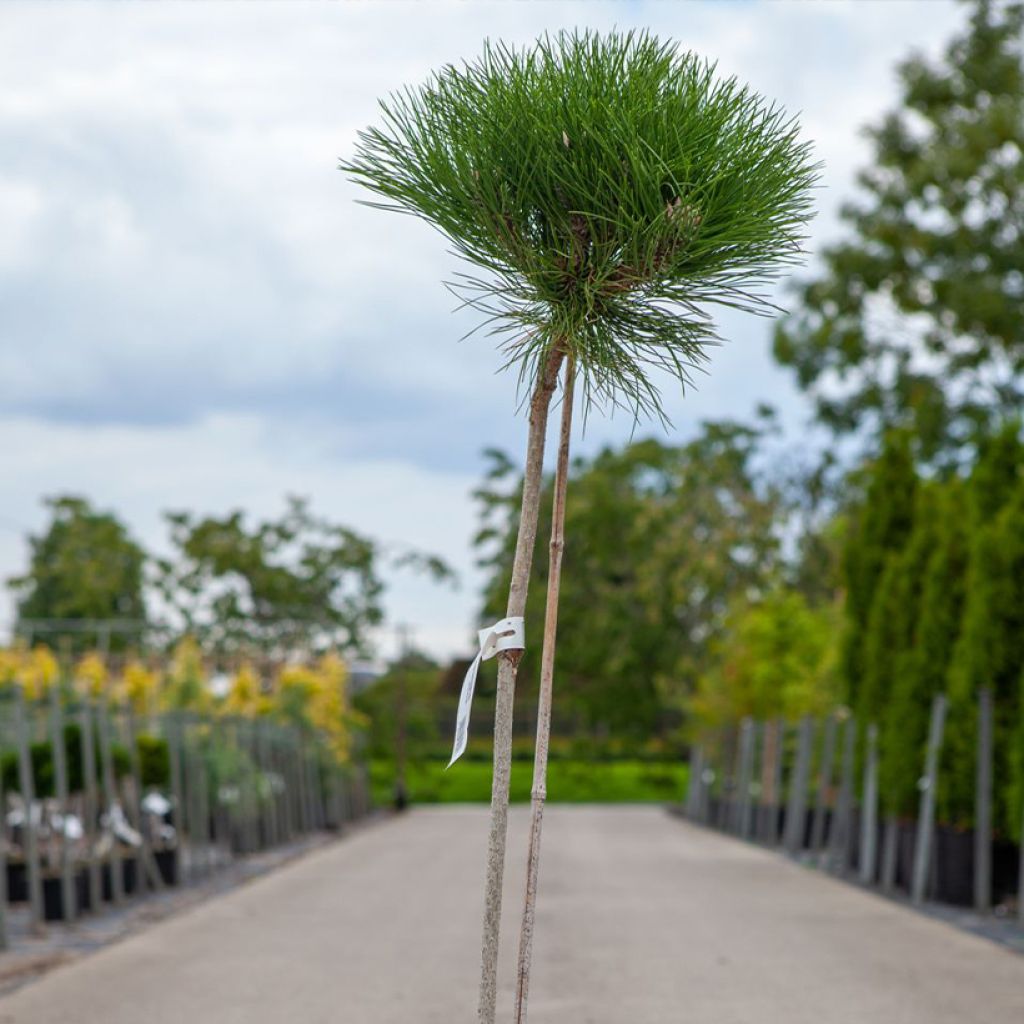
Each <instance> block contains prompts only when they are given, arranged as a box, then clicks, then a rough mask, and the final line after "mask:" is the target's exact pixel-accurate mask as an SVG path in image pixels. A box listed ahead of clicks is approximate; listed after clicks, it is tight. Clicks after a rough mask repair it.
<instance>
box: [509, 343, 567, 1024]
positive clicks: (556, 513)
mask: <svg viewBox="0 0 1024 1024" xmlns="http://www.w3.org/2000/svg"><path fill="white" fill-rule="evenodd" d="M574 376H575V366H574V363H573V358H572V356H571V355H570V356H569V357H568V359H567V360H566V363H565V384H564V387H563V393H562V429H561V434H560V436H559V441H558V461H557V464H556V466H555V496H554V506H553V510H552V514H551V562H550V567H549V570H548V592H547V603H546V606H545V609H544V647H543V650H542V652H541V667H540V697H539V706H538V710H537V747H536V751H535V754H534V760H533V793H532V800H531V805H532V806H531V815H530V852H529V856H528V859H527V862H526V899H525V901H524V904H523V923H522V929H521V931H520V933H519V970H518V976H517V982H516V1016H515V1021H516V1024H526V999H527V996H528V994H529V989H530V964H531V961H532V958H533V921H534V913H535V909H536V905H537V876H538V872H539V870H540V835H541V828H542V827H543V824H544V801H545V800H546V799H547V779H548V746H549V743H550V740H551V698H552V693H553V690H554V679H555V641H556V639H557V634H558V592H559V589H560V586H561V580H562V552H563V550H564V549H565V495H566V488H567V486H568V482H569V442H570V438H571V435H572V392H573V378H574Z"/></svg>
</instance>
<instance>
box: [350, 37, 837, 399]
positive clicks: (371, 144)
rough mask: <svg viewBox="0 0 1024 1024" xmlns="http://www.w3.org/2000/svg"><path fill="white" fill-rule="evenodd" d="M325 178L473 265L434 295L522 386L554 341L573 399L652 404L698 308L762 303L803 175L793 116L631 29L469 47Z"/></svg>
mask: <svg viewBox="0 0 1024 1024" xmlns="http://www.w3.org/2000/svg"><path fill="white" fill-rule="evenodd" d="M381 114H382V121H381V124H380V126H379V127H374V128H370V129H367V130H366V131H364V132H361V133H360V135H359V144H358V147H357V152H356V155H355V157H354V159H353V160H352V161H351V162H350V163H343V164H342V170H344V171H345V172H347V173H348V174H349V175H350V176H351V177H352V178H353V179H354V180H355V181H357V182H360V183H361V184H363V185H365V186H366V187H367V188H368V189H369V190H370V191H372V192H374V193H375V194H376V195H377V196H379V197H380V201H378V202H373V203H370V204H369V205H374V206H379V207H380V208H382V209H387V210H397V211H399V212H402V213H408V214H412V215H414V216H417V217H422V218H423V219H424V220H426V221H428V222H429V223H431V224H433V225H434V226H435V227H437V228H438V229H439V230H440V231H441V232H442V233H443V234H444V235H446V236H447V238H448V239H449V240H450V241H451V242H452V244H453V245H454V248H455V251H456V252H457V253H458V254H459V255H460V256H462V257H463V258H465V259H466V260H467V261H468V262H469V263H471V264H473V265H474V266H475V267H477V268H479V270H480V271H482V273H474V274H472V275H465V276H463V275H460V276H459V278H458V280H457V281H455V282H453V283H452V284H451V285H450V287H452V288H453V290H454V291H455V292H456V293H457V294H458V295H459V296H460V297H461V298H462V299H463V300H464V301H465V302H466V303H468V304H470V305H472V306H473V307H475V308H476V309H479V310H480V311H482V312H483V313H484V314H485V321H484V325H485V326H487V327H488V328H489V329H490V330H491V331H493V332H495V333H498V334H499V335H501V336H502V337H503V339H504V342H503V347H504V352H505V355H506V357H507V363H506V365H507V366H509V367H512V368H515V369H516V370H517V371H518V374H519V379H520V383H521V384H527V385H529V384H531V383H532V382H533V380H534V379H535V377H536V373H537V368H538V366H539V364H540V363H541V361H542V360H543V359H544V358H545V356H546V355H547V353H548V351H549V350H550V348H551V347H552V346H554V345H561V346H563V347H564V348H566V349H567V350H571V351H572V353H573V354H574V356H575V359H576V365H577V366H578V367H579V370H580V372H581V375H582V378H583V383H584V393H585V395H586V397H587V398H588V400H597V401H599V402H602V403H603V402H610V403H611V404H614V405H626V406H627V407H629V408H630V409H631V410H632V412H633V413H634V415H636V416H637V417H639V416H640V415H642V414H653V415H657V416H661V415H662V405H661V398H660V395H659V393H658V391H657V389H656V388H655V386H654V385H653V383H652V382H651V380H650V371H651V369H652V368H653V367H657V368H661V369H664V370H667V371H669V372H670V373H671V374H672V375H673V376H675V377H676V378H678V379H679V380H680V381H681V382H682V383H683V384H686V383H687V382H688V381H689V379H690V373H691V372H692V371H693V370H694V369H695V368H697V367H699V366H701V364H702V363H703V362H704V361H705V360H706V358H707V356H706V349H707V347H708V346H709V345H712V344H714V343H715V342H716V340H717V338H716V334H715V330H714V325H713V323H712V321H711V318H710V316H709V314H708V313H707V312H706V310H705V307H706V306H707V305H708V304H713V303H717V304H719V305H725V306H731V307H734V308H739V309H743V310H748V311H751V312H755V313H765V312H768V311H770V310H771V309H772V308H773V307H771V305H770V303H769V302H768V301H767V299H766V298H765V297H764V295H763V294H762V291H761V290H762V289H763V288H764V286H765V285H766V284H767V283H769V282H770V281H772V280H773V279H774V278H775V277H776V276H778V274H779V273H780V272H781V271H782V270H783V269H784V268H785V267H787V266H789V265H792V264H793V263H795V262H798V261H799V259H800V258H801V255H802V245H803V241H804V238H805V230H806V225H807V222H808V221H809V219H810V217H811V201H810V197H811V190H812V187H813V185H814V183H815V181H816V179H817V175H818V166H817V165H816V164H814V163H813V162H812V159H811V154H810V147H809V145H808V144H807V143H805V142H801V141H800V140H799V137H798V128H797V124H796V122H795V121H794V120H792V119H791V118H789V117H787V116H786V115H785V114H784V113H783V112H782V111H781V110H779V109H778V108H777V107H775V106H773V105H771V104H769V103H767V102H766V101H765V100H764V99H763V98H762V97H760V96H759V95H757V94H756V93H754V92H751V91H750V90H749V89H747V88H745V87H742V86H740V85H739V84H738V83H737V82H736V80H735V79H732V78H730V79H724V80H722V79H717V78H716V77H715V68H714V66H713V65H712V64H709V63H707V62H706V61H704V60H702V59H700V58H698V57H697V56H695V55H694V54H692V53H686V52H680V51H679V50H678V49H677V47H676V46H675V45H674V44H672V43H662V42H659V41H658V40H657V39H656V38H654V37H653V36H650V35H648V34H647V33H643V32H636V33H634V32H630V33H627V34H619V33H612V34H609V35H599V34H597V33H593V32H582V33H561V34H558V35H555V36H545V37H543V38H542V39H540V40H539V41H538V42H537V43H536V44H535V46H534V47H533V48H532V49H528V50H514V49H512V48H510V47H508V46H506V45H505V44H503V43H496V44H491V43H488V44H485V47H484V51H483V54H482V56H481V57H480V58H479V59H478V60H476V61H475V62H473V63H469V64H465V65H463V66H462V67H454V66H448V67H445V68H443V69H442V70H441V71H439V72H437V73H436V74H435V75H434V76H433V78H432V79H431V80H430V81H429V82H427V83H426V84H425V85H423V86H421V87H419V88H417V89H411V88H407V89H405V90H404V91H402V92H400V93H397V94H395V95H393V96H391V97H390V98H389V99H388V100H386V101H383V102H382V103H381Z"/></svg>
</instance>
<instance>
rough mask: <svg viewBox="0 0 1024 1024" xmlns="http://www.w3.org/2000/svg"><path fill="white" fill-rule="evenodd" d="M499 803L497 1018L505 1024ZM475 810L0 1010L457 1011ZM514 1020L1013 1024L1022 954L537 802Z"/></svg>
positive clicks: (510, 956) (343, 1014)
mask: <svg viewBox="0 0 1024 1024" xmlns="http://www.w3.org/2000/svg"><path fill="white" fill-rule="evenodd" d="M525 833H526V813H525V809H523V808H515V809H514V811H513V815H512V835H511V837H510V838H511V843H510V850H511V851H512V859H511V863H510V865H509V869H510V870H509V872H508V874H509V879H508V880H509V888H508V893H507V896H506V910H507V916H506V931H505V933H504V934H505V936H506V938H505V943H504V948H503V957H504V966H503V985H502V992H501V999H500V1003H499V1019H500V1020H502V1021H508V1020H509V1019H510V1017H511V1012H510V1006H511V999H510V995H511V983H512V963H513V960H514V954H515V949H514V946H515V937H514V933H515V931H516V923H517V922H516V918H517V916H518V909H519V908H518V904H519V900H520V892H521V887H522V877H523V872H522V863H521V861H522V860H523V857H524V853H525ZM485 841H486V811H485V810H484V809H481V808H447V809H438V810H417V811H414V812H412V813H410V814H408V815H405V816H404V817H402V818H399V819H392V820H389V821H386V822H384V823H383V824H380V825H378V826H375V827H373V828H368V829H365V830H363V831H361V832H359V833H357V834H355V835H354V836H352V837H351V838H349V839H346V840H343V841H341V842H338V843H335V844H333V845H331V846H329V847H326V848H323V849H321V850H318V851H316V852H313V853H311V854H309V855H307V856H306V857H304V858H302V859H301V860H299V861H297V862H294V863H292V864H290V865H288V866H286V867H284V868H282V869H280V870H279V871H276V872H274V873H272V874H269V875H266V876H264V877H262V878H259V879H257V880H255V881H253V882H251V883H250V884H248V885H246V886H243V887H242V888H240V889H236V890H234V891H232V892H229V893H227V894H225V895H223V896H219V897H218V898H216V899H214V900H211V901H210V902H209V903H207V904H205V905H203V906H200V907H196V908H193V909H191V910H188V911H186V912H184V913H182V914H181V915H179V916H177V917H175V918H173V919H171V920H168V921H164V922H162V923H159V924H156V925H154V926H152V927H151V928H149V929H148V930H146V931H144V932H142V933H140V934H137V935H134V936H132V937H130V938H128V939H126V940H124V941H123V942H120V943H118V944H116V945H113V946H110V947H108V948H106V949H103V950H101V951H100V952H98V953H95V954H94V955H91V956H89V957H87V958H84V959H81V960H79V961H77V962H75V963H72V964H70V965H68V966H65V967H61V968H58V969H56V970H54V971H53V972H52V973H50V974H48V975H46V976H45V977H44V978H42V979H41V980H39V981H37V982H34V983H32V984H29V985H27V986H25V987H24V988H22V989H19V990H18V991H17V992H15V993H13V994H12V995H10V996H8V997H7V998H5V999H3V1000H0V1024H72V1022H73V1024H139V1022H141V1021H145V1022H147V1024H293V1022H294V1024H462V1022H465V1024H473V1022H474V1021H475V1020H476V1012H475V1006H476V999H475V997H476V982H477V956H478V952H477V944H478V931H479V926H480V920H479V918H480V899H481V885H482V873H483V872H482V869H483V862H484V857H483V852H484V850H483V847H484V843H485ZM541 871H542V876H541V894H540V902H539V908H538V919H537V937H536V942H535V946H536V960H537V963H536V966H535V970H534V977H533V985H532V993H533V994H532V997H531V1002H530V1006H531V1014H530V1020H531V1024H777V1022H778V1024H782V1022H785V1024H868V1022H874V1021H879V1022H884V1024H973V1022H975V1021H977V1022H982V1021H983V1022H985V1024H1011V1022H1012V1024H1020V1022H1021V1021H1024V958H1022V957H1019V956H1017V955H1015V954H1013V953H1011V952H1009V951H1007V950H1005V949H1002V948H1000V947H998V946H996V945H994V944H992V943H989V942H986V941H984V940H982V939H979V938H976V937H974V936H972V935H968V934H965V933H963V932H960V931H957V930H955V929H954V928H952V927H950V926H948V925H946V924H943V923H942V922H939V921H935V920H932V919H930V918H927V917H924V916H921V915H918V914H915V913H912V912H910V911H908V910H906V909H904V908H901V907H899V906H897V905H895V904H892V903H889V902H887V901H884V900H881V899H879V898H877V897H874V896H872V895H869V894H867V893H864V892H861V891H859V890H857V889H855V888H853V887H850V886H845V885H842V884H841V883H838V882H835V881H833V880H831V879H829V878H826V877H823V876H820V875H816V874H813V873H811V872H808V871H806V870H804V869H802V868H799V867H797V866H795V865H793V864H790V863H788V862H786V861H784V860H782V859H781V858H779V857H777V856H775V855H773V854H769V853H765V852H762V851H760V850H757V849H755V848H752V847H749V846H746V845H741V844H739V843H736V842H733V841H731V840H729V839H726V838H723V837H721V836H718V835H715V834H713V833H710V832H705V831H702V830H699V829H696V828H693V827H691V826H688V825H686V824H684V823H682V822H680V821H677V820H675V819H673V818H671V817H670V816H669V815H667V814H666V813H665V812H663V811H661V810H658V809H655V808H640V807H600V808H583V807H565V806H555V807H552V808H550V809H549V811H548V814H547V816H546V822H545V835H544V858H543V864H542V869H541Z"/></svg>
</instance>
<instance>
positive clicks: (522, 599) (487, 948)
mask: <svg viewBox="0 0 1024 1024" xmlns="http://www.w3.org/2000/svg"><path fill="white" fill-rule="evenodd" d="M563 358H564V352H563V349H562V347H561V345H556V346H554V347H553V348H552V349H551V351H550V352H549V353H548V355H547V357H546V359H545V361H544V363H543V364H542V366H541V371H540V375H539V377H538V380H537V384H536V386H535V388H534V392H533V396H532V398H531V399H530V426H529V434H528V437H527V442H526V466H525V468H524V471H523V505H522V512H521V514H520V517H519V535H518V537H517V538H516V552H515V558H514V559H513V562H512V581H511V585H510V587H509V594H508V610H507V612H506V615H507V616H508V617H510V618H511V617H518V616H522V615H524V614H525V612H526V592H527V587H528V586H529V582H530V568H531V565H532V564H533V549H534V545H535V543H536V540H537V515H538V512H539V509H540V491H541V483H542V482H543V474H544V440H545V435H546V433H547V425H548V410H549V408H550V406H551V396H552V395H553V394H554V391H555V387H556V386H557V384H558V370H559V367H560V366H561V364H562V359H563ZM521 657H522V652H521V651H502V652H501V653H500V654H499V655H498V689H497V695H496V698H495V706H494V776H493V779H492V781H491V831H490V836H489V838H488V843H487V883H486V887H485V890H484V928H483V942H482V945H481V968H480V1006H479V1021H480V1024H494V1014H495V1003H496V1000H497V992H498V932H499V929H500V927H501V895H502V883H503V880H504V875H505V838H506V832H507V830H508V788H509V779H510V777H511V773H512V710H513V704H514V700H515V692H516V672H517V671H518V668H519V660H520V658H521Z"/></svg>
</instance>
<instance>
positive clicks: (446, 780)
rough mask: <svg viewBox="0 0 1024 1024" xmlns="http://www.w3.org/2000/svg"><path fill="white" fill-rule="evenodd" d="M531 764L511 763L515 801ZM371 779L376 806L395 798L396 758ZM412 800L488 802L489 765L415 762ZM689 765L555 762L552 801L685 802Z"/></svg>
mask: <svg viewBox="0 0 1024 1024" xmlns="http://www.w3.org/2000/svg"><path fill="white" fill-rule="evenodd" d="M532 777H533V765H532V764H531V763H529V762H527V761H515V762H513V765H512V802H513V803H527V802H528V801H529V799H530V784H531V781H532ZM370 781H371V785H372V788H373V799H374V802H375V803H377V804H378V805H386V804H388V803H390V802H391V798H392V794H393V793H394V782H395V766H394V762H393V761H372V762H371V763H370ZM407 782H408V786H409V791H410V792H409V795H410V798H411V800H412V802H413V803H478V802H479V803H486V802H488V801H489V800H490V798H491V765H490V762H487V761H459V762H458V763H457V764H455V765H453V766H452V767H451V768H450V769H449V770H448V771H445V769H444V764H443V763H441V762H437V763H430V762H416V763H413V764H410V765H409V768H408V771H407ZM685 789H686V765H685V764H683V763H679V764H674V763H671V762H663V761H662V762H659V761H594V762H590V761H567V760H559V761H552V762H551V763H550V764H549V765H548V800H549V801H552V802H556V803H557V802H561V803H625V802H630V803H632V802H643V801H646V802H668V801H681V800H682V799H683V795H684V792H685Z"/></svg>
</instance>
